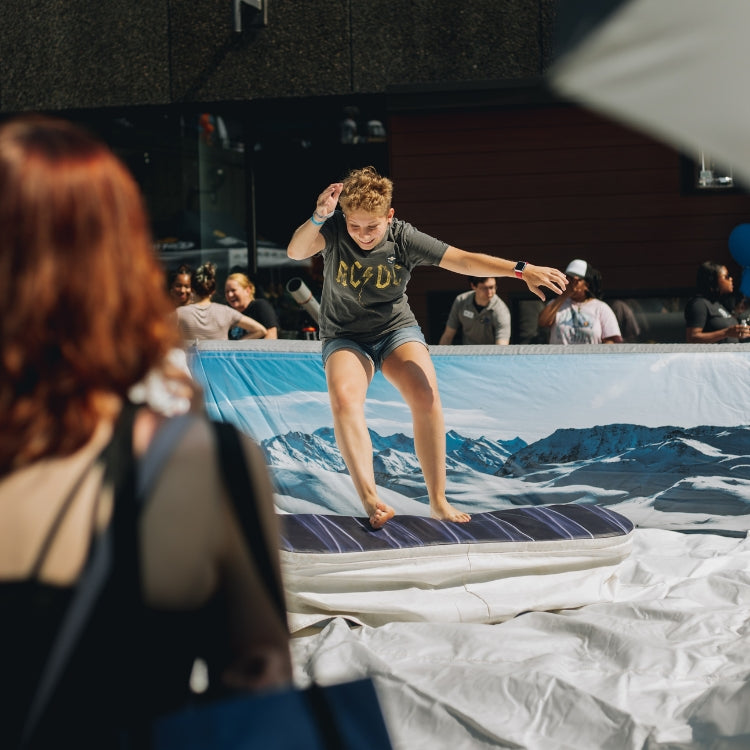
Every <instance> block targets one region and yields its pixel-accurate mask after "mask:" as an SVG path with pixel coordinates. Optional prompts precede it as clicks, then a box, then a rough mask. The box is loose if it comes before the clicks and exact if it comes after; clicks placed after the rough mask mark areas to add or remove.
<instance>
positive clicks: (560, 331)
mask: <svg viewBox="0 0 750 750" xmlns="http://www.w3.org/2000/svg"><path fill="white" fill-rule="evenodd" d="M565 275H566V276H567V277H568V282H569V283H568V286H567V288H566V289H565V291H564V292H563V293H562V294H561V295H560V296H559V297H555V299H553V300H552V301H551V302H549V303H547V304H546V305H545V306H544V307H543V308H542V310H541V311H540V313H539V325H540V326H541V327H542V328H549V329H550V337H549V342H550V344H620V343H622V335H621V333H620V326H619V324H618V323H617V317H616V316H615V313H614V311H613V310H612V308H611V307H610V306H609V305H608V304H607V303H606V302H603V301H602V300H601V299H600V297H601V293H602V292H601V289H602V275H601V273H599V271H597V270H596V269H595V268H594V267H593V266H592V265H591V264H590V263H588V262H587V261H585V260H581V259H580V258H577V259H576V260H572V261H571V262H570V263H568V267H567V268H566V269H565Z"/></svg>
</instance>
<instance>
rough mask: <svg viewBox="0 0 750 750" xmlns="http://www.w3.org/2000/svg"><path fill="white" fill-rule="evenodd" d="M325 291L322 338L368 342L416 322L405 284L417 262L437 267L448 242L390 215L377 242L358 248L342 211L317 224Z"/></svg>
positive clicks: (322, 311) (321, 315)
mask: <svg viewBox="0 0 750 750" xmlns="http://www.w3.org/2000/svg"><path fill="white" fill-rule="evenodd" d="M320 231H321V234H322V235H323V237H324V238H325V241H326V246H325V248H324V249H323V253H322V254H323V292H322V294H321V302H320V321H319V324H320V338H321V339H331V338H339V337H345V338H350V339H353V340H355V341H361V342H362V343H371V342H373V341H376V340H377V339H379V338H380V337H381V336H383V335H385V334H387V333H391V332H392V331H396V330H398V329H399V328H405V327H407V326H413V325H417V320H416V318H415V317H414V314H413V313H412V311H411V308H410V307H409V302H408V299H407V297H406V285H407V283H408V281H409V279H410V278H411V272H412V269H414V267H415V266H436V265H438V264H439V263H440V261H441V259H442V257H443V255H444V254H445V251H446V249H447V248H448V244H447V243H446V242H442V241H440V240H437V239H435V238H434V237H430V235H428V234H424V232H420V231H419V230H417V229H415V228H414V227H413V226H412V225H411V224H409V223H407V222H405V221H401V220H400V219H394V220H393V221H392V222H391V223H390V225H389V228H388V231H387V232H386V233H385V237H383V239H382V241H381V242H380V244H378V245H376V246H375V247H374V248H373V249H372V250H368V251H365V250H361V249H360V247H359V246H358V245H357V243H356V242H355V241H354V240H353V239H352V238H351V237H350V236H349V233H348V232H347V231H346V220H345V219H344V215H343V214H342V213H341V212H340V211H336V213H335V214H334V215H333V216H332V217H331V218H330V219H328V221H327V222H326V223H325V224H324V225H323V226H322V227H321V230H320Z"/></svg>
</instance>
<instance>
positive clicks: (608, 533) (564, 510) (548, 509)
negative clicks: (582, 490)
mask: <svg viewBox="0 0 750 750" xmlns="http://www.w3.org/2000/svg"><path fill="white" fill-rule="evenodd" d="M279 520H280V523H281V549H282V550H283V551H285V552H294V553H303V554H304V553H312V554H337V553H350V552H375V551H381V550H382V551H386V550H398V549H410V548H415V547H434V546H437V545H453V544H469V545H471V544H485V543H488V542H490V543H495V544H497V543H502V542H508V543H513V542H522V543H529V542H555V541H571V540H592V539H605V538H608V537H618V536H627V535H628V534H630V533H631V532H632V531H633V524H632V523H631V521H629V520H628V519H627V518H625V517H624V516H621V515H620V514H618V513H615V512H614V511H611V510H608V509H607V508H605V507H602V506H599V505H574V504H566V505H543V506H523V507H517V508H508V509H505V510H496V511H491V512H486V513H476V514H475V515H473V516H472V517H471V520H470V521H469V522H468V523H451V522H448V521H437V520H435V519H432V518H425V517H422V516H395V517H394V518H392V519H391V520H390V521H388V523H386V525H385V526H384V527H383V528H382V529H378V530H374V529H372V528H371V527H370V525H369V523H368V521H367V519H366V518H364V517H362V518H357V517H354V516H334V515H322V514H317V513H298V514H289V515H284V514H282V515H280V516H279Z"/></svg>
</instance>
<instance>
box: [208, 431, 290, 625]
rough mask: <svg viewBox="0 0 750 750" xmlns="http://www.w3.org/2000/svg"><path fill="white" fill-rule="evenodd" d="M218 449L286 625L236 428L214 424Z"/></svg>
mask: <svg viewBox="0 0 750 750" xmlns="http://www.w3.org/2000/svg"><path fill="white" fill-rule="evenodd" d="M212 425H213V428H214V434H215V435H216V442H217V447H218V449H219V464H220V468H221V474H222V476H223V478H224V482H225V484H226V487H227V490H229V495H230V497H231V499H232V504H233V506H234V510H235V512H236V513H237V515H238V517H239V519H240V523H241V524H242V528H243V530H244V532H245V534H246V535H247V542H248V547H249V548H250V552H251V553H252V555H253V558H254V561H255V565H256V567H257V569H258V572H259V574H260V576H261V580H262V581H263V582H264V583H265V586H266V590H267V591H268V594H269V596H270V597H271V602H272V603H273V605H274V606H275V607H276V611H277V613H278V615H279V616H280V617H281V621H282V622H283V623H286V621H287V619H286V603H285V601H284V594H283V588H282V585H281V581H280V580H279V578H278V576H277V575H276V571H275V570H274V568H273V565H271V559H272V557H271V551H270V548H269V546H268V540H267V539H266V535H265V534H264V533H263V529H264V526H263V524H262V522H261V519H260V515H259V513H258V504H257V499H256V497H255V493H254V492H253V483H252V481H251V479H250V472H249V470H248V467H247V460H246V458H245V452H244V450H243V448H242V444H241V442H240V437H239V434H238V432H237V429H236V428H235V426H234V425H231V424H228V423H226V422H212Z"/></svg>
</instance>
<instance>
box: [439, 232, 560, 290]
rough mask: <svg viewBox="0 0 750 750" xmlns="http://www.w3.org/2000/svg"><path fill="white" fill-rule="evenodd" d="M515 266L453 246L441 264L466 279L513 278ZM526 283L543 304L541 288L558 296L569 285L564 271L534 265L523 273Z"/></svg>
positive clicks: (503, 260) (510, 262)
mask: <svg viewBox="0 0 750 750" xmlns="http://www.w3.org/2000/svg"><path fill="white" fill-rule="evenodd" d="M515 266H516V263H515V261H512V260H505V259H504V258H496V257H494V256H493V255H486V254H485V253H469V252H467V251H466V250H460V249H459V248H457V247H453V246H452V245H449V246H448V249H447V250H446V251H445V255H443V258H442V260H441V261H440V268H445V269H447V270H448V271H453V272H454V273H460V274H463V275H464V276H514V273H513V269H514V268H515ZM523 280H524V281H525V282H526V285H527V286H528V287H529V289H530V290H531V291H532V292H533V293H534V294H536V296H537V297H539V298H540V299H541V300H544V299H545V296H544V292H543V291H542V290H541V287H545V288H547V289H550V290H551V291H553V292H555V294H562V292H563V290H564V289H565V287H566V286H567V285H568V280H567V279H566V278H565V274H564V273H563V272H562V271H558V270H557V269H556V268H547V267H546V266H535V265H532V264H531V263H527V264H526V268H524V270H523Z"/></svg>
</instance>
